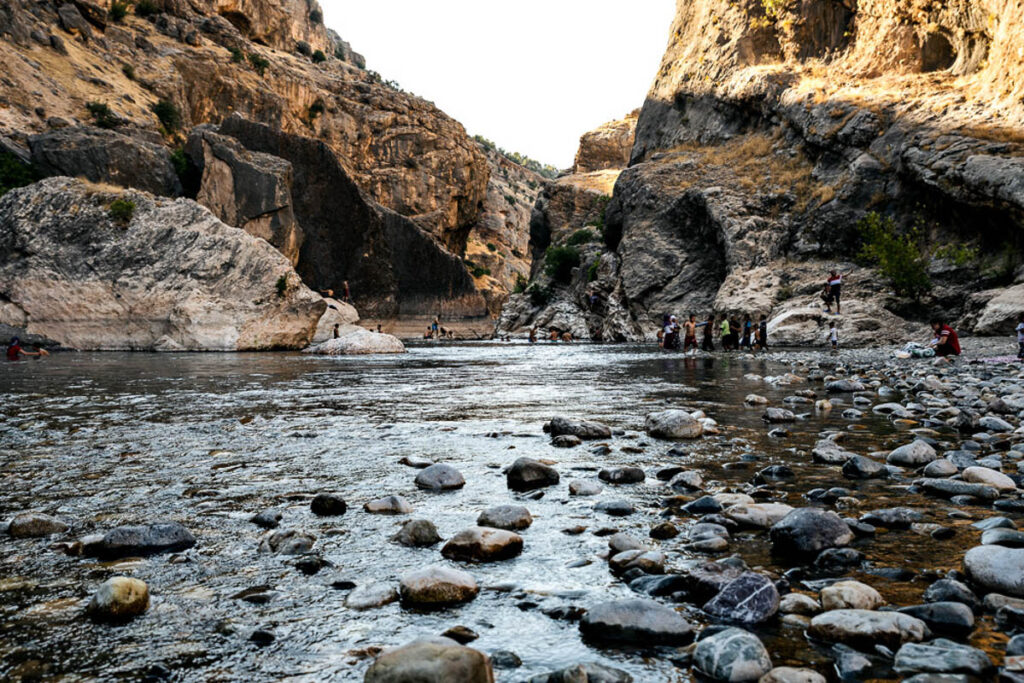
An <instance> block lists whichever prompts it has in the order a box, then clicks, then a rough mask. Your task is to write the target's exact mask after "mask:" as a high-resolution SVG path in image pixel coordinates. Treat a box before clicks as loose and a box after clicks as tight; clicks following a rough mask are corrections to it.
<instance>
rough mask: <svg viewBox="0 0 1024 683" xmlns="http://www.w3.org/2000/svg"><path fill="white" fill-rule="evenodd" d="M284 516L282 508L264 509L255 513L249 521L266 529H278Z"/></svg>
mask: <svg viewBox="0 0 1024 683" xmlns="http://www.w3.org/2000/svg"><path fill="white" fill-rule="evenodd" d="M283 516H284V515H283V514H282V513H281V511H280V510H264V511H263V512H258V513H256V514H255V515H253V516H252V517H251V518H249V521H250V522H252V523H253V524H255V525H256V526H258V527H263V528H264V529H276V528H277V527H278V525H280V524H281V519H282V517H283Z"/></svg>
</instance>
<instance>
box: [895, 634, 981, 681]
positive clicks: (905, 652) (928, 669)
mask: <svg viewBox="0 0 1024 683" xmlns="http://www.w3.org/2000/svg"><path fill="white" fill-rule="evenodd" d="M994 669H995V666H994V665H993V663H992V660H991V659H989V657H988V655H986V654H985V653H984V652H982V651H981V650H979V649H977V648H973V647H970V646H968V645H961V644H960V643H955V642H953V641H951V640H946V639H945V638H936V639H935V640H933V641H930V642H927V643H907V644H905V645H904V646H903V647H901V648H900V649H899V651H898V652H897V653H896V661H895V662H894V663H893V670H894V671H896V672H897V673H900V674H912V673H960V674H970V675H973V676H977V677H979V678H981V677H984V676H985V675H987V674H989V673H991V672H992V671H993V670H994Z"/></svg>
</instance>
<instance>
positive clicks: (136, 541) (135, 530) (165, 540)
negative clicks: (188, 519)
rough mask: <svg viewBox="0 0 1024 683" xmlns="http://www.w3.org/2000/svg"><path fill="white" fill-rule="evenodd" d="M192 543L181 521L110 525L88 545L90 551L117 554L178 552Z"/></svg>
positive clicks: (106, 555)
mask: <svg viewBox="0 0 1024 683" xmlns="http://www.w3.org/2000/svg"><path fill="white" fill-rule="evenodd" d="M195 544H196V539H195V537H194V536H193V535H192V534H191V533H190V532H189V530H188V529H186V528H185V527H183V526H182V525H181V524H178V523H177V522H162V523H158V524H149V525H145V526H121V527H117V528H115V529H111V530H110V531H108V532H107V533H106V534H104V535H103V540H102V541H100V542H99V543H98V544H96V545H95V546H92V547H91V552H93V553H95V554H98V555H100V556H101V557H108V558H118V557H128V556H130V555H154V554H156V553H164V552H178V551H181V550H187V549H188V548H191V547H192V546H194V545H195Z"/></svg>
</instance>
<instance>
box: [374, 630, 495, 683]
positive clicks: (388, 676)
mask: <svg viewBox="0 0 1024 683" xmlns="http://www.w3.org/2000/svg"><path fill="white" fill-rule="evenodd" d="M363 681H364V683H413V682H415V683H450V682H451V681H459V682H460V683H493V682H494V672H493V670H492V669H491V660H490V659H489V658H488V657H487V655H485V654H483V653H482V652H478V651H477V650H474V649H472V648H468V647H466V646H464V645H459V644H458V643H456V642H455V641H454V640H451V639H449V638H441V637H436V638H424V639H421V640H414V641H413V642H411V643H409V644H408V645H403V646H401V647H395V648H391V649H388V650H384V652H382V653H381V654H380V656H379V657H377V659H376V661H374V663H373V664H371V665H370V668H369V669H368V670H367V671H366V676H365V677H364V678H363Z"/></svg>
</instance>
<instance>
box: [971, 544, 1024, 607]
mask: <svg viewBox="0 0 1024 683" xmlns="http://www.w3.org/2000/svg"><path fill="white" fill-rule="evenodd" d="M964 571H965V572H966V573H967V575H968V576H969V577H970V579H971V581H973V582H974V583H975V584H977V585H979V586H981V587H982V588H984V589H986V590H987V591H994V592H997V593H1002V594H1004V595H1010V596H1014V597H1024V548H1005V547H1003V546H999V545H982V546H977V547H975V548H971V549H970V550H968V551H967V554H966V555H964Z"/></svg>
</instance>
